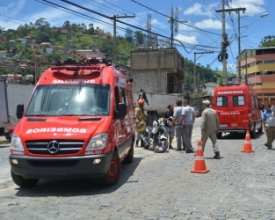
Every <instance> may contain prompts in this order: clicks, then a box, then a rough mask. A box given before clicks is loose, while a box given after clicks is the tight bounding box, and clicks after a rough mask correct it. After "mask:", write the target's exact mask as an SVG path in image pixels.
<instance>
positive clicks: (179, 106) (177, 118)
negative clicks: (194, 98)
mask: <svg viewBox="0 0 275 220" xmlns="http://www.w3.org/2000/svg"><path fill="white" fill-rule="evenodd" d="M176 105H177V106H176V107H175V108H174V114H173V121H172V123H173V126H174V128H175V132H176V137H177V151H181V150H185V149H184V146H183V133H182V124H180V118H181V113H182V100H180V99H179V100H177V102H176Z"/></svg>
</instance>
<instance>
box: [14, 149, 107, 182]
mask: <svg viewBox="0 0 275 220" xmlns="http://www.w3.org/2000/svg"><path fill="white" fill-rule="evenodd" d="M111 158H112V152H109V153H107V154H100V155H89V156H77V157H64V158H60V157H59V158H56V157H51V158H45V157H44V158H43V157H30V156H20V155H10V156H9V161H10V165H11V170H12V171H13V172H14V173H15V174H17V175H20V176H22V177H24V178H31V179H76V178H89V177H99V176H102V175H103V174H106V173H107V172H108V167H109V163H110V160H111ZM13 159H16V160H17V161H18V164H15V163H13V162H12V160H13ZM95 159H100V162H99V163H97V164H94V161H95Z"/></svg>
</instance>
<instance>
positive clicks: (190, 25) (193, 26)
mask: <svg viewBox="0 0 275 220" xmlns="http://www.w3.org/2000/svg"><path fill="white" fill-rule="evenodd" d="M131 1H132V2H134V3H136V4H138V5H140V6H142V7H145V8H147V9H148V10H150V11H153V12H155V13H157V14H160V15H162V16H164V17H166V18H169V16H168V15H165V14H163V13H161V12H159V11H156V10H155V9H152V8H150V7H148V6H146V5H143V4H141V3H139V2H137V1H135V0H131ZM176 21H177V22H179V23H181V24H184V25H186V26H188V27H192V28H194V29H197V30H199V31H202V32H206V33H209V34H214V35H219V36H221V34H218V33H215V32H211V31H206V30H203V29H201V28H198V27H196V26H195V25H192V24H188V23H182V22H181V21H179V20H176Z"/></svg>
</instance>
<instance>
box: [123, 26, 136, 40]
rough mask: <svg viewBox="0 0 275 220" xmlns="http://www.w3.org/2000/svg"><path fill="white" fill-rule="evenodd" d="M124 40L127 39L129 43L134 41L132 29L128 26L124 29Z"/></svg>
mask: <svg viewBox="0 0 275 220" xmlns="http://www.w3.org/2000/svg"><path fill="white" fill-rule="evenodd" d="M125 40H127V41H128V42H129V43H133V42H134V36H133V31H132V30H131V29H130V28H127V29H126V33H125Z"/></svg>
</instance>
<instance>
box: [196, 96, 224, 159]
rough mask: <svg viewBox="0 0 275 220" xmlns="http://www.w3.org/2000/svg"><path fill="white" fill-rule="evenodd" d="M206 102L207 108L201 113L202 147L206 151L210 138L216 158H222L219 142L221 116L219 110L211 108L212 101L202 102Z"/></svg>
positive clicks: (204, 102)
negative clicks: (219, 116) (218, 113)
mask: <svg viewBox="0 0 275 220" xmlns="http://www.w3.org/2000/svg"><path fill="white" fill-rule="evenodd" d="M202 103H203V104H204V107H205V109H204V110H203V111H202V115H201V142H202V149H203V151H204V148H205V144H206V141H207V139H208V138H210V140H211V141H212V145H213V149H214V153H215V156H214V158H215V159H220V158H221V157H220V151H219V147H218V144H217V133H218V132H219V127H220V123H219V118H218V115H217V112H216V111H215V110H214V109H212V108H210V101H209V100H204V101H203V102H202Z"/></svg>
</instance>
